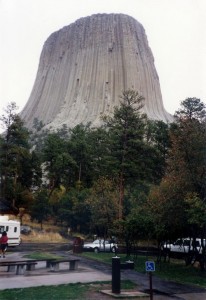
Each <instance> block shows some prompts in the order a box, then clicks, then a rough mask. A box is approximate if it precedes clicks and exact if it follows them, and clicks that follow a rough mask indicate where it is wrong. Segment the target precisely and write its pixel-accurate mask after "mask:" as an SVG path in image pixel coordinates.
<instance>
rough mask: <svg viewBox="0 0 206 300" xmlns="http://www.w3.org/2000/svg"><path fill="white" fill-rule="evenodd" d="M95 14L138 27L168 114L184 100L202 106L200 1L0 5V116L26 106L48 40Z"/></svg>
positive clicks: (205, 89) (205, 46) (205, 67)
mask: <svg viewBox="0 0 206 300" xmlns="http://www.w3.org/2000/svg"><path fill="white" fill-rule="evenodd" d="M96 13H124V14H127V15H130V16H132V17H134V18H135V19H136V20H138V21H139V22H140V23H141V24H142V25H143V27H144V28H145V31H146V35H147V38H148V41H149V45H150V47H151V49H152V52H153V55H154V58H155V66H156V69H157V72H158V75H159V79H160V86H161V91H162V96H163V102H164V106H165V108H166V110H167V111H168V112H170V113H172V114H173V113H174V112H175V110H177V109H178V108H179V105H180V102H181V101H182V100H184V99H186V98H187V97H197V98H200V99H201V100H202V101H204V102H205V103H206V82H205V79H206V1H205V0H0V45H1V46H0V80H1V82H0V115H2V113H3V110H2V109H3V108H6V106H7V104H8V103H9V102H11V101H14V102H16V103H17V106H18V107H19V110H21V109H22V108H23V107H24V105H25V104H26V102H27V100H28V98H29V96H30V93H31V90H32V87H33V84H34V80H35V77H36V73H37V68H38V63H39V57H40V53H41V51H42V48H43V44H44V42H45V40H46V39H47V38H48V37H49V35H50V34H51V33H52V32H54V31H57V30H59V29H61V28H62V27H64V26H66V25H69V24H71V23H73V22H74V21H76V20H77V19H79V18H81V17H86V16H89V15H92V14H96ZM203 79H204V84H203Z"/></svg>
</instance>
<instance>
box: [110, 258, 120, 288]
mask: <svg viewBox="0 0 206 300" xmlns="http://www.w3.org/2000/svg"><path fill="white" fill-rule="evenodd" d="M112 293H114V294H120V257H117V256H115V257H112Z"/></svg>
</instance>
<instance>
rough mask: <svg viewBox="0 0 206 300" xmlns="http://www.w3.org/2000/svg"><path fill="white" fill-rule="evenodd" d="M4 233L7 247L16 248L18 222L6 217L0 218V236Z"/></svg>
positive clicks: (18, 238)
mask: <svg viewBox="0 0 206 300" xmlns="http://www.w3.org/2000/svg"><path fill="white" fill-rule="evenodd" d="M4 231H6V232H7V236H8V246H18V245H19V244H20V240H21V239H20V222H19V221H13V220H9V217H8V216H0V236H1V235H2V233H3V232H4Z"/></svg>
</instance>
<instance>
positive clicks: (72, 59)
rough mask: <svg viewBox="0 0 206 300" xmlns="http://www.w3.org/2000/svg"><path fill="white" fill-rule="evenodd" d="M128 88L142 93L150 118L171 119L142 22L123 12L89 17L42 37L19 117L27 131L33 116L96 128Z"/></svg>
mask: <svg viewBox="0 0 206 300" xmlns="http://www.w3.org/2000/svg"><path fill="white" fill-rule="evenodd" d="M127 89H134V90H137V91H138V92H139V94H141V95H142V96H144V98H145V106H144V108H143V111H144V112H145V113H147V115H148V117H149V118H151V119H157V120H163V121H166V122H168V121H171V120H172V116H171V115H170V114H168V113H167V112H166V111H165V109H164V106H163V102H162V95H161V90H160V84H159V78H158V75H157V72H156V69H155V65H154V58H153V55H152V52H151V49H150V48H149V46H148V41H147V37H146V34H145V30H144V28H143V26H142V25H141V24H140V23H139V22H137V21H136V20H135V19H133V18H132V17H130V16H127V15H123V14H97V15H92V16H90V17H86V18H82V19H79V20H77V21H76V22H75V23H73V24H71V25H69V26H66V27H64V28H62V29H61V30H59V31H57V32H54V33H53V34H51V36H50V37H49V38H48V39H47V41H46V42H45V44H44V47H43V50H42V53H41V57H40V62H39V68H38V72H37V76H36V80H35V83H34V87H33V90H32V92H31V95H30V98H29V100H28V102H27V104H26V106H25V107H24V109H23V111H22V113H21V117H22V118H23V119H24V121H25V124H26V126H27V127H28V128H30V129H31V128H32V126H33V121H34V119H35V118H37V119H38V120H39V121H42V122H43V123H44V124H45V125H46V127H47V128H51V129H57V128H60V127H62V125H63V124H66V125H67V126H68V127H74V126H75V125H77V124H79V123H84V124H86V123H87V122H91V123H92V125H93V126H99V125H100V122H101V121H100V116H101V115H102V114H103V115H105V114H107V115H108V114H110V115H111V113H112V112H113V109H114V106H118V105H119V101H120V98H119V96H120V95H121V94H122V91H123V90H127Z"/></svg>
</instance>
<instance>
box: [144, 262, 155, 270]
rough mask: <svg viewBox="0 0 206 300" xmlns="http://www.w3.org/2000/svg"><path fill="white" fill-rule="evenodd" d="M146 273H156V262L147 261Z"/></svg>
mask: <svg viewBox="0 0 206 300" xmlns="http://www.w3.org/2000/svg"><path fill="white" fill-rule="evenodd" d="M145 265H146V271H147V272H154V271H155V263H154V261H146V263H145Z"/></svg>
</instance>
